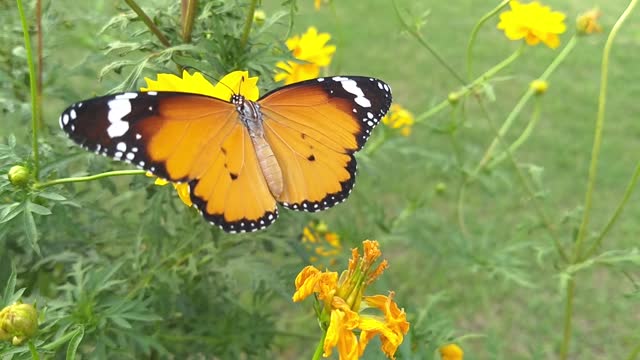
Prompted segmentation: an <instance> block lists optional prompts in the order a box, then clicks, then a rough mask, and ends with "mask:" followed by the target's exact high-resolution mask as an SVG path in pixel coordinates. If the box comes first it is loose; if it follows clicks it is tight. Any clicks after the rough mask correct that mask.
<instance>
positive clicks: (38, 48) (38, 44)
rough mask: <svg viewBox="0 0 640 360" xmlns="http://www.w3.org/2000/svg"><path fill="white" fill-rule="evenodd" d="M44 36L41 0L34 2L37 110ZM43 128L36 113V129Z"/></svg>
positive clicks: (42, 65) (42, 123)
mask: <svg viewBox="0 0 640 360" xmlns="http://www.w3.org/2000/svg"><path fill="white" fill-rule="evenodd" d="M43 37H44V34H43V33H42V0H37V1H36V54H37V57H38V67H37V73H38V77H37V81H36V85H37V87H36V88H37V91H36V93H37V101H38V109H42V71H43V69H44V59H43V52H42V51H43V50H42V47H43V45H42V41H43V40H42V39H43ZM43 126H44V122H43V119H42V112H41V111H40V112H39V113H38V127H40V128H42V127H43Z"/></svg>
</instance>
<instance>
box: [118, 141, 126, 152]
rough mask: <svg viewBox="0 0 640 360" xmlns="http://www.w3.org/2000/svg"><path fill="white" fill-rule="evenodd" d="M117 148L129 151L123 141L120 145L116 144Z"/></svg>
mask: <svg viewBox="0 0 640 360" xmlns="http://www.w3.org/2000/svg"><path fill="white" fill-rule="evenodd" d="M116 149H117V150H120V151H123V152H124V151H127V144H125V143H123V142H119V143H118V145H116Z"/></svg>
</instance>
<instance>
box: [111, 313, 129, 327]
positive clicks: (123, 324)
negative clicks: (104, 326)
mask: <svg viewBox="0 0 640 360" xmlns="http://www.w3.org/2000/svg"><path fill="white" fill-rule="evenodd" d="M111 320H112V321H113V322H114V323H115V324H116V325H118V326H119V327H121V328H124V329H131V328H132V326H131V324H130V323H129V322H128V321H127V320H125V319H123V318H121V317H119V316H112V317H111Z"/></svg>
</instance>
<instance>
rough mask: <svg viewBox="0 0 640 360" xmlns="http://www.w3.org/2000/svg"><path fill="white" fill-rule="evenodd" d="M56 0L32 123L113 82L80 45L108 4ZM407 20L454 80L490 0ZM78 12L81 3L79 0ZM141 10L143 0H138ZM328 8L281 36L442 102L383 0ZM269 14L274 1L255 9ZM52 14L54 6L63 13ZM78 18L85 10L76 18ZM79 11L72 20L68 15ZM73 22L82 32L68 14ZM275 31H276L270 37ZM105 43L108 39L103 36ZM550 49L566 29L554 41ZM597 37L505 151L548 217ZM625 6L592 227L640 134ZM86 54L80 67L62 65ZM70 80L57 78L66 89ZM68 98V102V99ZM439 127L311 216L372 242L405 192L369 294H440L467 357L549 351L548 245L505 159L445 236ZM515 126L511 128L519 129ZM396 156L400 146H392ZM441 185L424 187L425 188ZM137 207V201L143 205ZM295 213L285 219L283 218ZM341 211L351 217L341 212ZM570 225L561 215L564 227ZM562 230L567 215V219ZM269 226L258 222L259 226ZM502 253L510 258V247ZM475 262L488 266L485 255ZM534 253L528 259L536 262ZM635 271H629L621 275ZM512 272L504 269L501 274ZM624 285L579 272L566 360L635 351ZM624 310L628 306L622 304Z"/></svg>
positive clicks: (552, 350)
mask: <svg viewBox="0 0 640 360" xmlns="http://www.w3.org/2000/svg"><path fill="white" fill-rule="evenodd" d="M70 3H71V2H68V1H62V2H54V3H53V4H52V5H51V6H52V7H53V8H54V10H57V11H58V12H57V13H58V14H64V16H65V18H66V23H67V24H68V28H66V29H49V30H50V31H57V32H60V33H59V34H58V35H57V36H55V37H54V36H52V37H51V38H52V39H59V41H60V43H59V44H57V43H56V44H50V45H48V46H47V48H48V51H49V53H48V54H47V56H48V59H51V60H52V61H53V62H61V63H66V64H68V66H65V67H62V68H60V69H55V71H50V72H49V73H48V75H49V76H50V78H49V80H50V82H51V83H52V84H59V83H61V82H63V81H62V80H61V79H64V82H66V88H72V89H73V91H72V92H71V94H65V95H64V96H60V95H59V93H57V90H58V89H57V88H55V87H46V86H45V94H46V99H45V105H46V109H45V121H46V122H47V123H48V124H53V125H55V122H56V121H57V116H58V114H59V112H60V111H61V110H62V109H63V108H64V106H65V105H66V103H65V102H68V101H75V100H77V99H79V98H84V97H86V96H87V94H92V93H96V94H99V93H102V92H105V91H106V90H108V89H109V88H110V87H111V86H109V85H110V84H113V83H115V82H117V77H116V76H115V75H110V76H109V77H107V78H106V79H105V81H104V82H103V83H99V82H98V81H97V72H98V70H99V68H100V67H101V65H104V64H106V63H108V62H109V59H105V58H103V57H102V55H101V53H100V44H104V43H106V42H107V41H108V40H109V39H104V38H101V39H98V40H97V39H96V36H95V33H96V32H97V30H98V29H97V28H89V27H88V25H87V24H94V26H95V25H97V26H101V25H102V24H104V23H106V21H107V20H108V19H109V17H110V16H112V15H113V14H114V10H113V8H112V7H111V6H110V5H109V2H96V4H97V5H93V4H92V5H91V6H88V5H87V6H84V5H79V6H76V5H74V6H69V4H70ZM398 3H399V5H400V6H401V7H402V8H407V9H410V10H411V12H412V13H414V14H416V13H422V12H423V11H426V10H429V11H430V15H429V16H428V18H427V24H426V25H425V27H424V28H423V29H422V33H423V34H424V36H425V38H427V39H428V41H429V42H430V44H431V45H432V46H433V47H434V48H435V49H437V50H438V51H439V52H440V54H441V55H442V56H443V57H444V58H445V59H447V60H448V61H449V64H450V65H451V66H452V67H453V68H454V69H456V70H458V72H459V73H464V61H465V48H466V44H467V40H468V36H469V33H470V31H471V29H472V27H473V25H474V24H475V22H476V21H477V20H478V19H479V17H480V16H481V15H482V14H484V13H485V12H486V11H488V10H489V9H491V8H492V7H493V6H495V2H492V1H473V0H459V1H455V2H429V3H421V2H413V1H406V0H398ZM546 3H548V4H549V5H551V6H552V7H553V8H554V9H557V10H559V11H563V12H565V13H566V14H567V15H568V19H567V23H568V27H569V28H571V27H572V26H573V21H574V18H575V16H576V15H577V14H578V13H579V12H581V11H584V10H586V9H587V7H588V6H589V5H591V4H585V3H584V2H580V1H577V0H573V1H568V2H567V1H559V0H554V1H548V2H546ZM626 3H627V2H626V1H622V0H612V1H608V2H602V3H601V4H599V6H600V8H601V10H602V12H603V17H602V20H601V22H602V25H603V27H604V29H605V31H607V30H609V29H610V28H611V26H612V25H613V22H614V21H615V19H616V18H617V16H618V15H619V14H620V13H621V11H622V9H623V8H624V6H625V5H626ZM85 5H86V4H85ZM141 5H143V6H144V5H145V3H144V2H141ZM334 6H335V11H333V10H332V9H331V8H327V7H325V8H323V9H321V11H314V10H313V6H312V4H311V1H310V0H309V1H307V2H304V3H301V11H300V13H299V15H298V17H297V19H296V23H295V28H294V32H295V33H300V32H302V31H304V30H305V29H306V27H307V26H310V25H314V26H316V27H318V28H319V30H320V31H326V32H330V33H331V34H332V35H333V42H334V43H335V44H337V45H338V50H337V52H336V55H335V58H334V62H333V68H332V72H339V73H341V74H366V75H371V76H377V77H380V78H382V79H384V80H385V81H387V82H389V83H390V84H391V85H392V87H393V90H394V99H395V102H396V103H399V104H402V105H403V106H405V107H407V108H408V109H410V110H412V111H413V112H414V113H416V114H419V113H420V112H422V111H425V110H428V109H429V106H430V105H433V104H434V103H437V102H438V101H440V100H442V99H445V98H446V97H447V94H448V93H449V92H450V91H453V90H456V89H457V88H458V87H459V84H458V83H457V82H456V81H455V79H454V78H452V76H451V75H450V74H449V73H448V72H447V71H446V70H445V69H444V68H443V67H442V66H441V65H440V64H438V63H437V62H436V61H435V60H434V59H433V57H432V56H431V55H430V54H429V53H428V52H426V50H424V49H423V48H421V47H420V45H419V44H418V43H417V42H416V41H415V40H414V39H412V38H411V37H410V36H408V35H406V34H403V33H402V31H401V28H400V24H399V22H398V20H397V18H396V16H395V13H394V10H393V5H392V3H391V2H390V1H388V0H369V1H350V2H346V1H345V2H341V1H335V3H334ZM265 8H266V10H267V11H268V12H269V11H271V12H273V11H275V10H276V9H277V8H278V7H277V4H273V3H272V4H265ZM63 10H64V11H63ZM87 13H91V14H94V15H92V16H93V18H92V19H87V15H86V14H87ZM83 19H84V20H83ZM77 20H83V21H85V23H84V24H82V26H80V25H78V24H77V23H75V21H77ZM495 23H496V22H495V21H489V23H488V25H487V26H486V27H485V28H484V29H483V30H482V31H481V32H480V35H479V38H478V41H477V43H476V46H475V48H474V69H475V73H476V74H479V73H481V72H482V71H483V70H484V69H487V68H489V67H490V66H492V65H494V64H495V63H497V62H498V61H500V60H502V59H503V58H504V57H506V56H508V55H509V54H510V53H511V52H512V51H513V50H515V49H516V48H517V46H518V44H516V43H512V42H509V41H507V40H506V39H505V38H504V36H503V34H501V33H500V32H498V31H497V30H496V29H495ZM285 30H286V29H285V28H284V27H282V28H281V31H282V32H283V33H284V31H285ZM109 36H113V35H109ZM562 39H563V44H564V43H566V41H567V40H568V35H566V34H565V36H563V38H562ZM604 41H605V34H601V35H596V36H591V37H588V38H584V39H581V41H580V44H579V45H578V47H577V48H576V49H575V50H574V52H573V53H572V54H571V55H570V56H569V57H568V59H567V60H566V62H565V63H564V64H563V65H562V66H561V67H560V68H559V69H558V70H557V71H556V72H555V73H554V75H553V76H552V77H551V79H550V88H549V91H548V93H547V94H546V95H545V96H544V99H543V108H542V118H541V121H540V123H539V125H538V127H537V129H536V131H535V133H534V134H533V136H532V137H531V138H530V139H529V141H528V143H527V144H526V146H525V147H523V148H522V149H521V150H520V151H519V152H518V153H517V155H516V158H517V159H518V160H519V161H520V162H521V163H530V164H535V165H537V166H540V167H542V168H543V169H544V171H543V175H542V176H543V177H542V179H543V189H544V190H545V192H546V196H545V198H544V200H543V203H544V206H545V208H546V210H547V212H548V214H550V216H551V217H552V219H553V220H554V223H557V224H560V223H561V219H562V218H563V217H564V216H566V215H567V214H570V213H573V212H575V210H576V208H578V207H580V206H581V204H582V202H583V197H584V189H585V184H586V174H587V168H588V165H589V159H590V151H591V144H592V137H593V124H594V122H595V112H596V100H597V92H598V87H599V67H600V58H601V52H602V47H603V45H604ZM557 51H558V50H555V51H553V50H549V49H547V48H545V47H542V46H538V47H535V48H528V49H527V51H526V53H525V55H524V56H522V57H521V58H520V59H519V60H518V61H517V62H516V63H515V64H514V65H513V66H511V67H510V68H508V69H507V71H506V72H505V73H503V74H501V75H506V76H508V78H507V79H505V80H504V81H501V82H498V83H496V84H495V86H494V91H495V94H496V98H497V101H496V102H495V103H490V104H489V109H490V112H491V114H492V117H493V119H494V121H496V122H500V121H502V120H503V119H504V118H505V116H506V114H508V112H509V111H510V109H511V107H512V105H513V104H514V103H515V101H516V100H517V98H518V97H519V96H520V94H522V92H523V91H524V89H526V87H527V86H528V83H529V82H530V81H531V80H533V79H535V78H536V76H537V75H539V74H540V73H541V72H542V71H543V70H544V69H545V68H546V66H547V65H548V63H549V62H550V61H551V60H552V59H553V57H554V56H555V54H557ZM639 53H640V13H638V12H636V13H635V14H633V15H632V16H631V18H629V19H628V21H627V23H626V24H625V26H624V27H623V29H622V31H621V33H620V35H619V37H618V39H617V41H616V47H615V48H614V51H613V57H612V64H611V68H610V83H609V89H610V91H609V94H608V108H607V123H606V128H605V138H604V143H603V149H602V154H601V161H600V175H599V177H598V187H597V192H596V194H595V198H594V204H595V208H594V212H593V218H592V227H591V229H593V230H594V231H597V230H598V229H600V228H601V227H602V226H603V225H604V224H605V223H606V221H607V219H608V214H610V213H611V211H612V210H613V209H614V207H615V205H616V204H617V201H618V199H619V198H620V197H621V195H622V192H623V191H624V188H625V186H626V184H627V181H628V178H629V177H630V175H631V173H632V172H633V169H634V166H635V165H636V158H637V156H635V155H636V154H637V153H638V138H639V135H640V127H638V125H637V120H638V116H639V115H638V114H640V103H639V102H638V101H637V100H636V99H637V98H638V97H640V81H639V80H640V64H639V63H638V61H637V54H639ZM85 57H89V58H90V59H91V60H92V61H93V62H94V63H95V69H94V70H95V72H93V71H91V70H88V69H86V68H84V67H83V68H81V70H82V72H81V73H79V72H78V70H80V69H79V68H78V67H76V66H75V64H77V63H80V62H81V60H82V59H84V58H85ZM71 85H73V86H71ZM74 96H75V97H76V98H72V97H74ZM530 110H531V108H528V110H527V111H524V112H523V115H522V116H521V118H520V119H518V120H519V121H518V124H520V125H524V124H525V123H526V120H527V118H528V114H529V113H530ZM467 118H468V119H467V122H466V127H465V128H463V129H462V130H461V132H460V139H459V140H460V143H461V144H463V148H464V150H465V157H466V159H467V161H468V163H469V164H470V166H473V165H475V163H477V161H478V160H479V158H480V157H481V155H482V152H483V151H484V149H485V148H486V146H488V144H489V142H490V139H492V137H493V130H492V129H491V128H490V127H489V126H487V124H486V121H485V120H484V118H483V117H482V116H481V115H480V112H479V111H478V109H477V108H476V107H475V106H473V104H471V105H470V106H469V108H468V112H467ZM448 120H449V115H448V114H447V112H446V111H445V112H443V113H441V114H439V115H438V116H436V117H433V118H431V119H429V120H428V123H427V124H423V125H417V126H416V127H415V128H414V131H413V134H412V136H411V137H410V138H408V139H406V140H403V141H399V142H396V143H392V144H387V145H386V146H385V147H383V148H382V149H381V150H380V151H383V152H385V154H384V156H377V157H375V158H371V159H368V158H367V159H363V158H362V157H361V161H360V171H359V175H358V180H357V186H356V188H355V190H354V193H353V194H352V196H351V198H350V199H349V201H348V202H347V205H342V206H339V207H336V208H335V209H332V210H329V211H327V212H326V213H323V214H321V215H320V217H321V218H324V219H326V220H327V221H328V222H329V223H330V224H331V225H332V226H335V227H336V230H338V231H339V232H340V233H341V234H344V235H345V237H346V239H347V242H348V243H349V245H356V244H357V243H359V242H360V241H361V240H362V239H364V238H369V237H373V236H378V235H380V232H378V231H374V230H372V229H376V223H375V221H374V220H372V219H373V218H375V217H372V214H374V215H375V214H381V215H380V216H381V218H382V219H390V218H392V217H394V216H395V215H396V214H398V213H400V212H401V211H402V209H403V208H404V207H405V205H406V203H407V202H408V201H412V200H416V199H422V200H423V201H424V207H423V208H420V209H418V211H417V212H415V213H414V214H412V215H410V216H409V217H408V218H407V219H405V220H404V221H403V222H401V224H400V227H399V228H397V229H395V230H394V231H393V232H392V233H390V234H384V235H380V238H379V240H380V241H381V242H382V246H383V251H385V255H386V257H387V258H388V259H389V261H390V263H391V268H390V269H389V270H388V271H387V273H386V274H385V276H384V277H383V281H381V282H380V283H379V284H378V285H377V288H378V289H379V290H380V291H381V292H383V291H386V290H388V289H395V290H396V292H397V296H396V298H397V300H398V302H399V303H400V304H401V305H403V304H409V305H405V306H406V307H407V308H406V310H407V312H409V313H411V312H412V311H414V310H416V309H418V308H420V307H421V306H423V305H425V304H426V303H427V302H428V301H429V299H430V296H431V295H433V294H436V293H439V292H445V293H446V297H445V298H444V300H443V301H441V302H439V303H437V304H436V305H435V307H434V309H433V311H435V312H436V313H437V317H438V318H440V319H444V320H443V321H448V322H449V323H450V324H451V325H452V326H453V327H454V328H456V330H457V332H456V334H457V335H462V334H468V333H475V334H483V335H484V336H485V337H481V338H477V339H473V340H468V341H466V342H464V343H463V347H464V348H465V350H466V355H467V356H466V358H467V359H502V358H504V359H528V358H554V354H557V352H558V346H559V342H560V340H561V337H562V315H563V311H564V303H563V296H564V294H563V293H562V292H560V291H559V280H558V278H557V276H556V273H557V270H558V269H557V264H555V263H554V262H553V259H552V257H551V256H546V257H540V258H538V255H539V254H538V253H536V250H538V249H542V248H543V247H548V246H549V245H550V239H549V238H548V236H547V235H546V234H545V233H544V231H543V230H542V229H541V228H540V226H536V225H537V224H536V218H535V213H534V212H533V210H532V208H531V205H530V201H529V199H527V195H526V194H525V193H524V192H523V191H522V189H521V186H520V185H519V183H518V182H517V180H516V178H515V176H514V175H513V171H512V169H511V168H510V166H509V165H508V163H505V164H504V165H502V166H500V168H499V169H497V170H496V171H495V172H494V173H492V174H490V175H488V176H486V177H485V178H484V179H483V182H482V183H476V184H474V185H473V186H472V187H471V188H470V189H468V190H467V196H466V201H465V211H466V219H467V226H468V227H469V232H470V233H471V236H470V237H464V236H463V235H462V234H460V232H459V229H458V226H457V219H456V216H455V204H456V189H457V187H458V186H459V174H458V173H457V171H456V169H455V166H454V163H453V162H452V148H451V145H450V142H449V141H448V139H447V138H446V137H445V136H443V135H441V134H438V133H435V132H434V131H432V130H431V128H430V126H429V125H432V126H438V125H441V124H444V123H445V122H447V121H448ZM25 121H26V119H17V118H12V117H9V118H8V124H9V126H8V127H6V128H4V129H0V134H3V135H4V134H5V129H6V133H8V132H17V133H18V134H20V135H21V137H22V138H23V140H25V141H27V140H26V139H27V138H26V136H27V130H28V129H26V128H25V126H24V123H25ZM518 129H522V126H520V127H518V126H516V127H515V128H514V129H513V131H512V133H511V134H512V135H511V136H510V137H509V138H513V137H512V136H513V134H516V135H517V134H519V132H518V131H517V130H518ZM406 149H411V152H409V151H405V150H406ZM441 182H442V183H444V184H446V185H447V191H446V192H445V193H443V194H439V195H436V194H435V193H434V189H435V186H436V184H438V183H441ZM638 196H640V195H638V194H635V195H634V196H633V199H632V200H631V201H630V202H629V206H628V208H627V211H626V212H625V214H624V215H623V217H622V218H621V220H620V222H619V223H618V225H617V226H616V227H615V229H614V230H613V231H612V232H611V235H610V238H609V239H607V241H606V242H605V246H604V247H605V248H607V249H618V248H626V247H632V246H635V245H637V235H636V234H637V232H638V225H637V221H636V219H637V218H638V216H639V215H640V206H637V205H636V203H637V202H638V200H640V198H639V197H638ZM139 206H144V203H142V204H140V205H139ZM285 216H300V214H293V215H285ZM354 218H357V219H358V221H356V222H355V223H354V222H353V221H352V219H354ZM572 221H574V222H575V219H574V220H572ZM574 225H575V224H574ZM560 230H561V235H562V237H563V240H564V241H566V242H569V241H570V238H571V235H572V231H573V229H572V227H571V226H564V227H561V228H560ZM270 231H271V230H270ZM510 251H513V252H510ZM487 259H489V260H490V261H486V260H487ZM539 259H542V260H539ZM510 260H514V261H515V260H525V261H524V262H522V263H515V264H511V265H513V267H509V268H508V270H509V271H512V270H513V268H517V269H519V270H520V271H522V274H523V276H526V279H527V280H528V281H530V282H531V284H533V287H531V288H530V287H526V286H523V284H522V283H518V282H514V281H510V280H506V279H505V276H504V275H505V274H504V273H500V272H499V270H500V266H502V265H504V264H505V262H508V261H510ZM630 271H631V272H635V274H637V269H631V270H630ZM511 275H512V274H511ZM631 290H633V289H632V287H631V284H630V282H629V281H627V280H626V278H625V277H624V275H623V274H622V272H621V271H620V270H615V271H606V270H604V269H598V270H590V271H587V272H585V273H583V274H581V285H580V286H579V290H578V294H577V302H576V313H575V318H574V324H575V332H574V342H573V347H572V356H573V358H576V359H578V358H579V359H600V358H603V357H606V358H611V359H614V358H615V359H618V358H623V357H624V356H626V355H627V354H628V352H629V351H630V348H631V347H632V346H634V345H637V342H638V339H637V322H638V320H640V318H638V315H637V301H636V302H635V303H634V302H633V300H632V299H628V298H626V297H625V296H624V295H625V294H627V293H628V292H630V291H631ZM634 311H635V312H634Z"/></svg>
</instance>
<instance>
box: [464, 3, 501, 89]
mask: <svg viewBox="0 0 640 360" xmlns="http://www.w3.org/2000/svg"><path fill="white" fill-rule="evenodd" d="M509 1H510V0H503V1H502V2H501V3H500V4H499V5H498V6H496V7H495V8H493V10H491V11H489V12H488V13H486V14H485V15H484V16H483V17H482V18H480V20H479V21H478V23H476V25H475V26H474V27H473V30H471V36H470V37H469V43H468V44H467V78H468V79H471V74H472V71H471V60H472V56H471V55H472V50H473V44H474V43H475V42H476V37H477V36H478V31H480V28H481V27H482V25H484V23H485V22H487V20H489V19H490V18H492V17H493V16H494V15H495V14H497V13H498V12H499V11H500V10H502V9H503V8H504V7H505V6H507V4H508V3H509Z"/></svg>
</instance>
